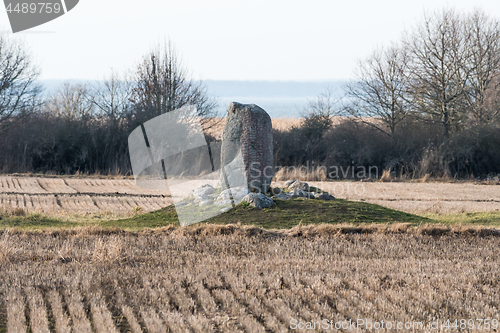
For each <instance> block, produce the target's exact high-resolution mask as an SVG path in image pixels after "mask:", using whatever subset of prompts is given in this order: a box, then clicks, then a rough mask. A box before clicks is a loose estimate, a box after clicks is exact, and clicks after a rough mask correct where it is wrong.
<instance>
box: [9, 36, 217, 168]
mask: <svg viewBox="0 0 500 333" xmlns="http://www.w3.org/2000/svg"><path fill="white" fill-rule="evenodd" d="M0 41H1V42H3V43H4V44H5V45H8V46H9V47H10V48H11V49H12V50H13V51H12V52H10V53H7V52H4V50H3V49H2V48H0V64H1V65H0V66H3V67H4V68H3V70H2V72H1V73H0V75H2V76H3V77H2V78H0V79H3V81H5V82H6V83H5V84H4V85H1V84H0V98H2V99H4V100H6V99H9V98H10V103H9V104H7V103H4V105H2V104H0V133H1V135H0V151H1V156H2V158H1V159H0V172H3V173H14V172H23V173H26V172H36V173H56V174H74V173H77V172H79V173H90V174H93V173H101V174H130V172H131V166H130V159H129V154H128V135H129V134H130V132H131V131H132V130H134V129H135V128H136V127H137V126H140V125H141V124H142V123H144V122H145V121H147V120H149V119H152V118H154V117H156V116H158V115H160V114H163V113H166V112H169V111H173V110H176V109H178V108H180V107H182V106H185V105H195V106H196V110H197V114H196V115H193V116H197V117H199V118H200V119H202V124H205V123H206V121H207V120H208V119H210V118H212V117H213V116H214V115H215V107H216V105H217V103H216V100H215V99H214V98H213V97H211V96H210V95H209V94H208V92H207V90H206V87H205V86H204V85H203V84H202V83H200V82H198V81H194V80H192V79H191V78H190V76H189V75H188V73H187V71H186V70H185V69H184V68H183V67H182V66H181V64H180V60H179V58H178V56H177V53H176V51H175V49H174V47H173V46H172V45H171V44H170V43H166V44H162V45H160V46H158V47H157V48H156V49H154V50H152V51H151V52H149V53H148V54H146V55H145V56H144V57H143V59H142V61H140V62H139V63H138V65H137V66H136V67H135V68H133V69H132V70H131V71H130V72H129V73H130V74H128V75H120V74H117V73H113V74H111V75H110V77H109V78H107V79H106V80H104V81H97V82H95V83H90V84H85V85H83V84H69V83H65V84H64V85H63V86H62V87H60V88H59V89H58V90H57V91H55V92H53V93H52V94H50V95H49V96H46V95H44V94H43V93H42V87H40V86H38V85H37V84H36V77H37V75H38V73H37V71H36V70H35V69H34V67H33V66H32V63H31V61H30V58H29V57H28V56H27V54H26V53H25V51H24V50H23V48H22V47H21V46H20V45H19V44H18V43H16V42H15V41H13V40H8V39H7V38H6V37H3V36H2V37H0ZM19 54H20V55H22V57H21V58H17V59H13V55H15V56H17V55H19ZM11 59H13V60H11ZM2 60H4V61H2ZM7 72H13V73H21V74H22V75H11V76H8V75H6V73H7ZM25 87H28V88H29V89H25ZM0 103H1V102H0Z"/></svg>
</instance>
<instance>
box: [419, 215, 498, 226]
mask: <svg viewBox="0 0 500 333" xmlns="http://www.w3.org/2000/svg"><path fill="white" fill-rule="evenodd" d="M425 217H428V218H430V219H432V220H435V221H436V222H439V223H443V224H450V225H451V224H467V225H476V226H485V227H500V212H490V213H460V214H446V215H437V214H426V215H425Z"/></svg>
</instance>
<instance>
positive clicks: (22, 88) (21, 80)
mask: <svg viewBox="0 0 500 333" xmlns="http://www.w3.org/2000/svg"><path fill="white" fill-rule="evenodd" d="M38 74H39V73H38V70H37V69H36V67H35V66H34V65H33V61H32V59H31V57H30V56H29V54H28V52H27V51H26V50H25V48H24V46H23V45H22V44H21V43H20V42H18V41H16V40H14V39H12V38H11V37H8V36H7V35H4V34H2V35H0V125H5V123H6V121H7V120H9V119H11V118H13V117H17V116H22V115H26V114H28V113H30V112H32V111H33V110H34V108H35V107H37V106H38V105H40V100H39V99H38V96H39V95H40V92H41V86H40V85H38V84H36V82H35V80H36V79H37V77H38Z"/></svg>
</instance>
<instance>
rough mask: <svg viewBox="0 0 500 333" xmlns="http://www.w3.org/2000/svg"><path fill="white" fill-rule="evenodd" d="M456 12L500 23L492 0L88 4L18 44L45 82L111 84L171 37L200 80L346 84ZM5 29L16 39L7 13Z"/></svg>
mask: <svg viewBox="0 0 500 333" xmlns="http://www.w3.org/2000/svg"><path fill="white" fill-rule="evenodd" d="M450 7H452V8H456V9H458V10H461V11H471V10H473V9H474V8H479V9H482V10H484V11H485V12H487V13H489V14H490V15H492V16H495V17H497V18H500V1H492V0H475V1H474V0H455V1H444V0H414V1H401V0H397V1H393V0H379V1H373V0H371V1H356V0H352V1H346V0H344V1H333V0H210V1H207V0H176V1H172V0H142V1H131V0H80V2H79V4H78V5H77V6H76V7H75V8H74V9H73V10H71V11H70V12H68V13H67V14H65V15H64V16H62V17H59V18H57V19H55V20H53V21H51V22H48V23H46V24H44V25H41V26H38V27H35V28H32V29H30V30H27V31H26V32H24V33H17V34H15V35H14V38H16V39H20V40H22V41H23V42H24V43H25V44H26V45H27V47H28V48H29V50H30V51H31V53H32V54H33V56H34V58H35V62H36V63H37V64H38V66H39V68H40V70H41V77H40V78H41V79H44V80H47V79H59V80H60V79H76V80H99V79H104V78H105V77H107V76H108V75H109V74H110V73H111V70H114V71H118V72H124V71H126V70H130V69H132V68H134V66H136V65H137V64H138V63H139V62H140V60H141V58H142V57H143V56H144V55H145V54H146V53H147V52H148V51H149V50H150V49H151V48H153V47H155V46H156V45H158V44H159V43H162V42H164V41H166V40H170V41H171V42H172V43H173V44H174V45H175V47H176V49H177V51H178V53H179V55H180V57H181V59H182V61H183V64H184V66H185V67H186V68H187V69H189V71H190V73H191V74H192V76H193V78H195V79H201V80H242V81H243V80H272V81H321V80H325V81H328V80H345V79H351V78H353V71H354V69H355V67H356V63H357V61H358V60H359V59H363V58H365V57H367V56H368V55H369V54H370V53H371V52H372V51H373V50H374V48H376V47H378V46H383V45H388V44H389V43H390V42H391V41H394V40H398V39H399V38H400V36H401V34H402V32H403V31H404V30H405V29H410V28H411V27H412V26H413V25H415V24H416V23H417V22H418V21H419V20H421V19H422V17H423V14H424V11H433V10H439V9H442V8H450ZM0 30H1V33H4V34H9V35H12V32H11V31H10V25H9V21H8V17H7V13H6V11H5V10H3V9H0Z"/></svg>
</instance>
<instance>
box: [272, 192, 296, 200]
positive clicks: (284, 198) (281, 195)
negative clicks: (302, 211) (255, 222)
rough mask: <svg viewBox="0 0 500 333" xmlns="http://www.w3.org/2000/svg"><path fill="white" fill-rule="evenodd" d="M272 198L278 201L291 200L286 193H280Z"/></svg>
mask: <svg viewBox="0 0 500 333" xmlns="http://www.w3.org/2000/svg"><path fill="white" fill-rule="evenodd" d="M273 198H274V199H279V200H290V199H292V196H291V195H290V194H288V193H280V194H276V195H274V196H273Z"/></svg>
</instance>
